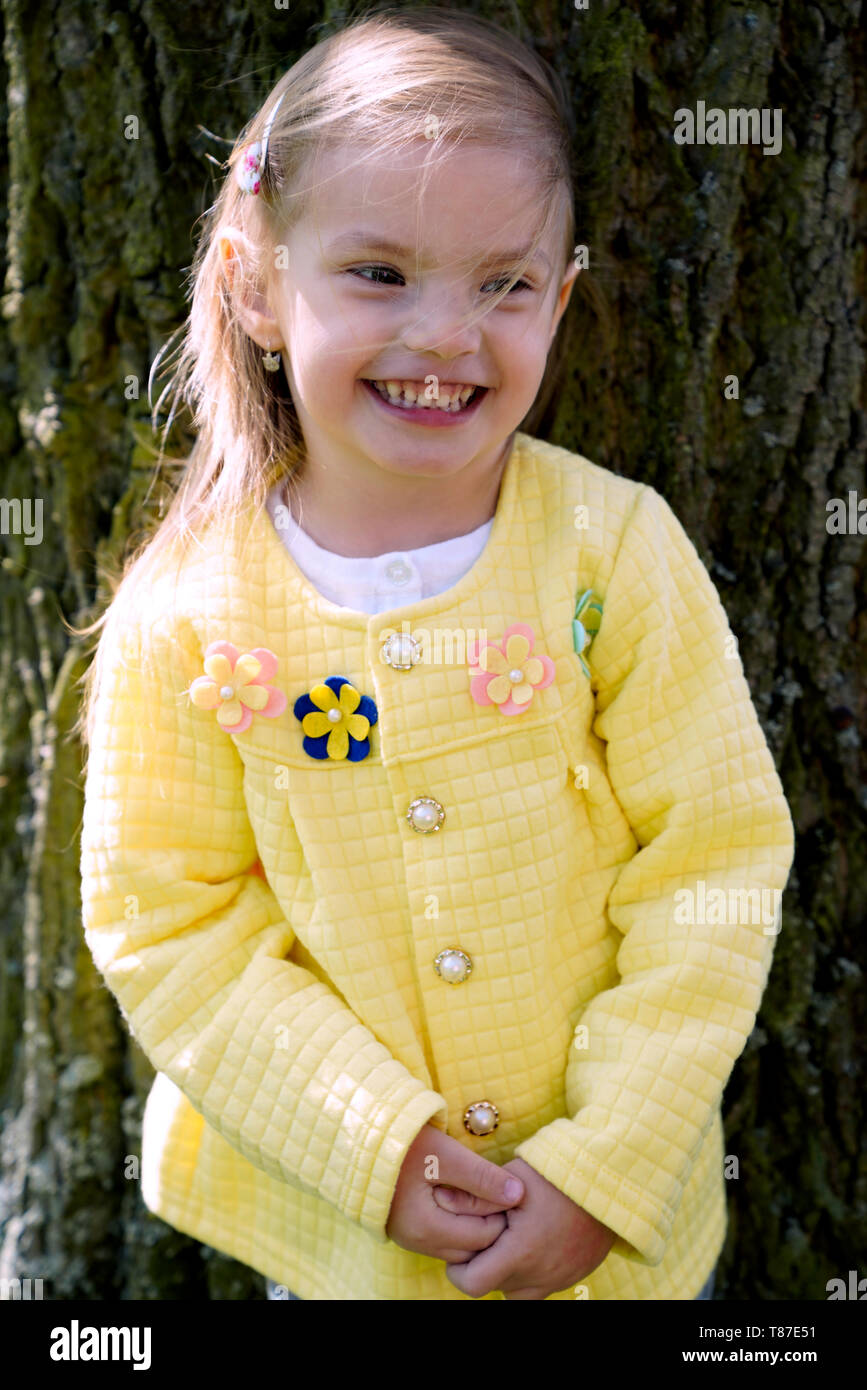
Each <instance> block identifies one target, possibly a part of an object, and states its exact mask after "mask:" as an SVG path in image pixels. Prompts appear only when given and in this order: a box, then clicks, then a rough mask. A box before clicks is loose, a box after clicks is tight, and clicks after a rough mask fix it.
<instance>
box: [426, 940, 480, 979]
mask: <svg viewBox="0 0 867 1390" xmlns="http://www.w3.org/2000/svg"><path fill="white" fill-rule="evenodd" d="M472 968H473V962H472V961H471V960H470V958H469V956H468V955H467V953H466V951H461V950H460V949H459V948H458V947H457V946H447V947H446V949H445V950H444V951H440V953H439V955H438V956H437V957H436V959H435V960H434V970H435V971H436V972H437V974H438V975H439V977H440V979H441V980H445V982H446V984H447V985H462V984H463V982H464V980H465V979H466V978H467V976H468V975H469V974H470V972H471V971H472Z"/></svg>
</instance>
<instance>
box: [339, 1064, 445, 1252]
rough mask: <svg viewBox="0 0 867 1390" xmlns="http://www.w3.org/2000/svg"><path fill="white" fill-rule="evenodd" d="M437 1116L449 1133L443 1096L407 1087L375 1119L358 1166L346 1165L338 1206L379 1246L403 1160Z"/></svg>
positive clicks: (360, 1148) (383, 1240) (413, 1083)
mask: <svg viewBox="0 0 867 1390" xmlns="http://www.w3.org/2000/svg"><path fill="white" fill-rule="evenodd" d="M438 1113H441V1114H442V1117H443V1124H442V1128H443V1130H445V1122H446V1119H447V1117H448V1106H447V1104H446V1101H445V1100H444V1099H443V1097H442V1096H441V1095H438V1094H437V1092H436V1091H429V1090H428V1089H427V1087H425V1086H423V1085H422V1084H421V1082H417V1081H413V1080H407V1081H405V1082H402V1083H401V1085H400V1086H399V1087H398V1088H397V1089H396V1091H395V1092H394V1093H393V1095H391V1096H390V1097H389V1099H388V1102H387V1103H384V1104H383V1105H382V1106H381V1107H380V1110H379V1114H376V1113H375V1114H374V1115H373V1116H372V1117H371V1118H370V1120H369V1122H368V1123H369V1134H370V1135H371V1137H370V1138H369V1140H368V1142H367V1143H366V1144H364V1145H363V1146H362V1145H361V1144H360V1143H359V1145H358V1150H357V1151H358V1155H359V1161H358V1163H357V1165H355V1166H353V1165H351V1164H348V1165H347V1173H346V1181H345V1185H344V1188H343V1190H342V1192H341V1195H340V1198H339V1201H338V1203H337V1205H338V1206H339V1207H340V1209H341V1211H342V1212H343V1213H344V1215H345V1216H347V1217H348V1218H349V1220H351V1221H357V1222H358V1223H359V1224H360V1225H361V1226H363V1227H364V1229H365V1230H366V1231H367V1232H368V1233H369V1234H370V1235H372V1236H373V1237H374V1239H375V1240H377V1241H379V1243H380V1244H385V1243H387V1241H388V1236H387V1234H386V1230H385V1228H386V1224H387V1222H388V1217H389V1212H390V1211H391V1204H392V1201H393V1200H394V1193H395V1189H396V1187H397V1180H398V1177H399V1176H400V1170H401V1168H402V1166H403V1162H404V1159H405V1158H406V1156H407V1153H408V1152H409V1150H410V1148H411V1147H412V1144H413V1141H414V1140H415V1139H416V1137H417V1136H418V1134H419V1133H420V1132H421V1130H422V1129H423V1128H424V1126H425V1125H426V1124H428V1123H429V1122H431V1121H432V1120H433V1118H434V1116H436V1115H437V1114H438ZM437 1127H438V1128H439V1126H437ZM377 1128H378V1129H379V1130H380V1132H381V1139H380V1140H379V1142H378V1143H377V1142H376V1139H375V1138H374V1137H373V1136H374V1134H375V1131H376V1129H377Z"/></svg>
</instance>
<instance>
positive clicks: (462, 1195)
mask: <svg viewBox="0 0 867 1390" xmlns="http://www.w3.org/2000/svg"><path fill="white" fill-rule="evenodd" d="M433 1195H434V1201H435V1202H436V1204H437V1206H438V1207H441V1208H442V1210H443V1211H450V1212H452V1213H453V1214H454V1215H455V1216H493V1215H495V1213H497V1212H501V1211H502V1210H503V1208H502V1207H498V1206H497V1204H496V1202H486V1201H485V1199H484V1197H475V1196H474V1195H473V1193H472V1192H464V1191H463V1189H462V1188H460V1187H444V1186H443V1185H442V1183H439V1184H437V1186H436V1187H434V1189H433Z"/></svg>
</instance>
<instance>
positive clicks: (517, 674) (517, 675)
mask: <svg viewBox="0 0 867 1390" xmlns="http://www.w3.org/2000/svg"><path fill="white" fill-rule="evenodd" d="M523 679H524V672H523V671H521V670H519V669H518V667H517V666H513V667H512V669H511V671H510V672H509V680H510V681H511V682H512V685H518V683H519V682H520V681H522V680H523Z"/></svg>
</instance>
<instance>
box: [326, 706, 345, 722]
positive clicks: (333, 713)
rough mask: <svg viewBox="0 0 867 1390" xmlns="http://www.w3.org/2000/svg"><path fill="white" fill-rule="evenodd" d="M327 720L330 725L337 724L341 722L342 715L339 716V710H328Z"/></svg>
mask: <svg viewBox="0 0 867 1390" xmlns="http://www.w3.org/2000/svg"><path fill="white" fill-rule="evenodd" d="M328 718H329V719H330V720H331V722H332V724H339V723H340V720H341V718H342V715H341V713H340V710H339V709H330V710H329V711H328Z"/></svg>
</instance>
